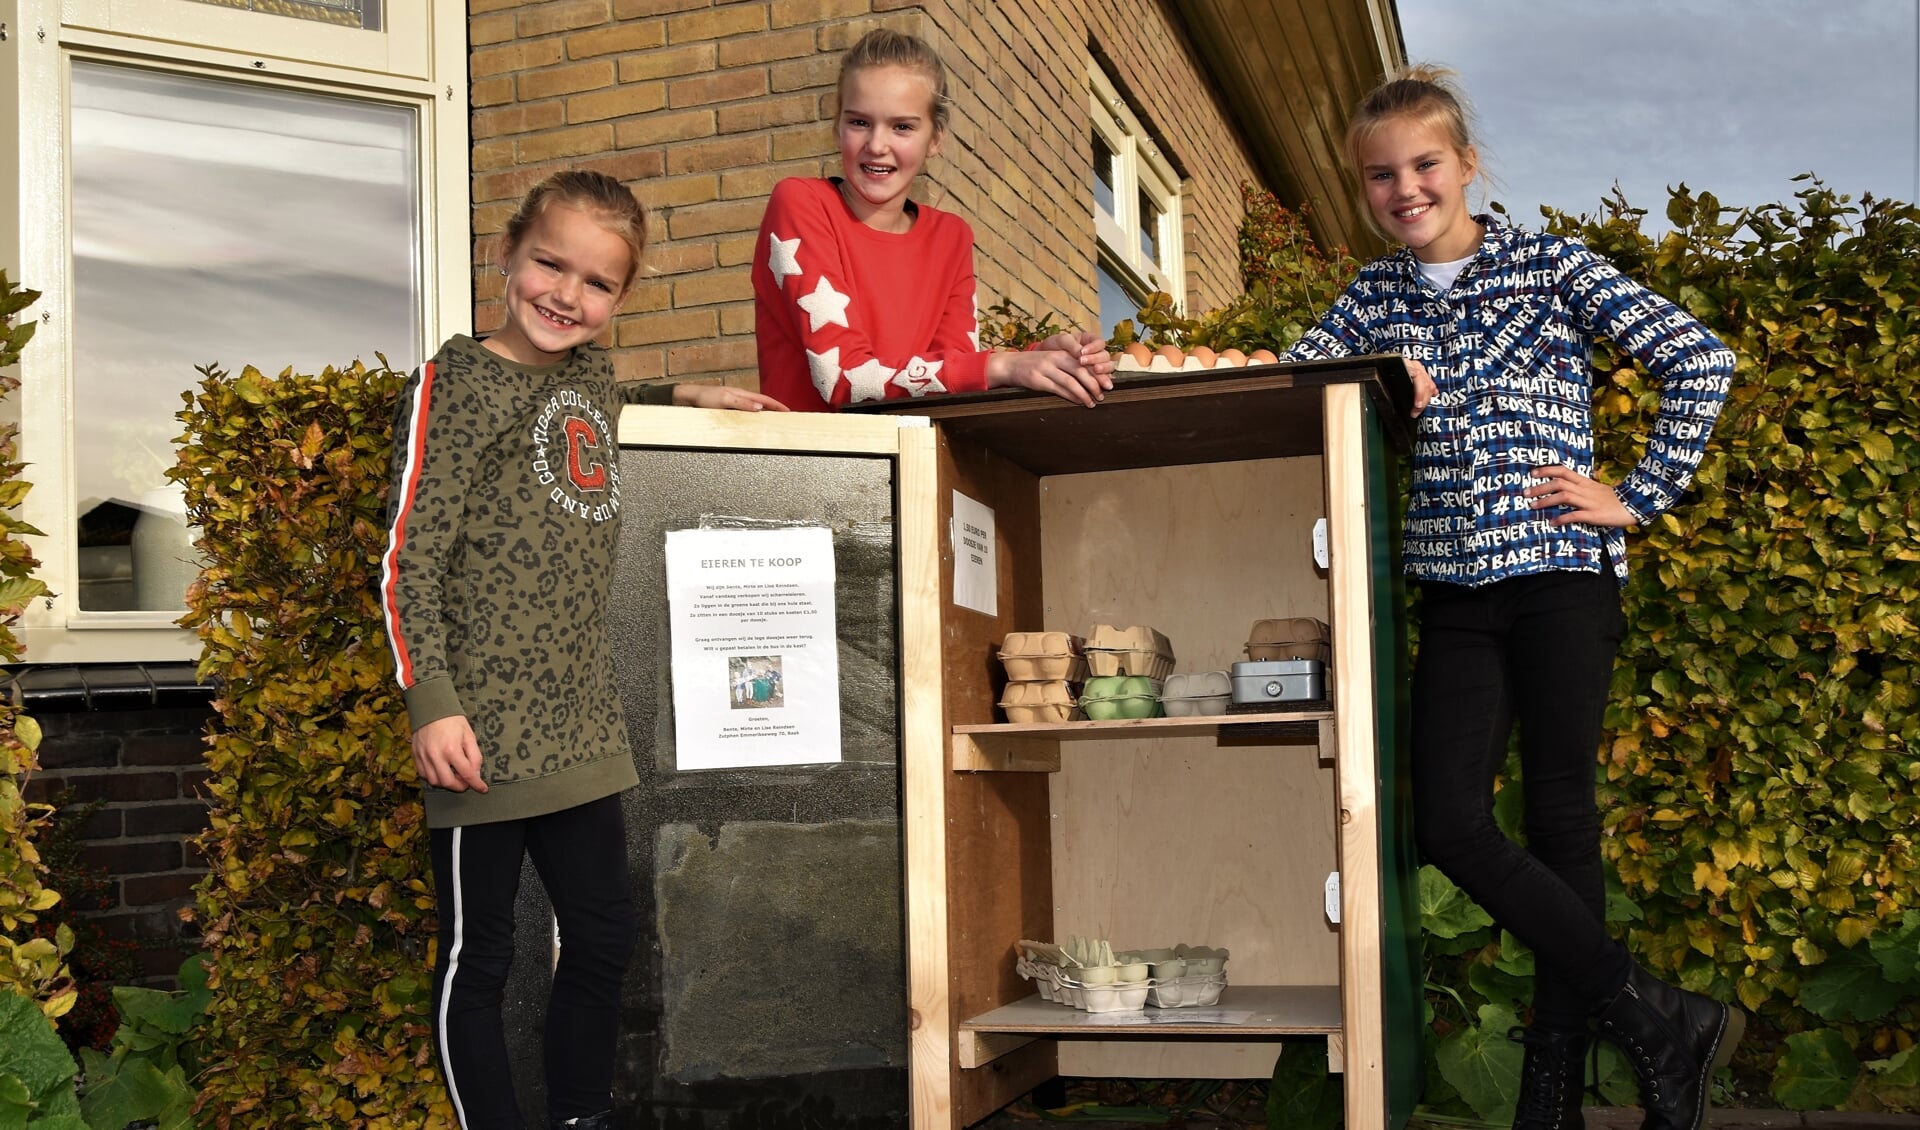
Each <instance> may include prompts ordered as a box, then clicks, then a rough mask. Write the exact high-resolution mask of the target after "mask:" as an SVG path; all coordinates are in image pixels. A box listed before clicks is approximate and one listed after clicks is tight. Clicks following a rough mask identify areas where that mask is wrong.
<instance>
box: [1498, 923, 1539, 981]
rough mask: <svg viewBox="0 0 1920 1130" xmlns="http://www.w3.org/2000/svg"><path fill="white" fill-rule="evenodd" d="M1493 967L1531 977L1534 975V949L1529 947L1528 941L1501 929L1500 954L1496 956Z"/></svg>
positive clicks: (1517, 975)
mask: <svg viewBox="0 0 1920 1130" xmlns="http://www.w3.org/2000/svg"><path fill="white" fill-rule="evenodd" d="M1493 967H1494V968H1495V969H1498V970H1499V971H1500V972H1502V973H1509V974H1512V975H1513V976H1515V977H1531V976H1533V951H1532V950H1530V949H1528V948H1527V943H1525V942H1523V941H1521V940H1520V939H1519V938H1516V937H1514V936H1513V935H1512V934H1510V933H1508V932H1507V931H1505V930H1502V931H1500V956H1499V957H1497V958H1494V960H1493Z"/></svg>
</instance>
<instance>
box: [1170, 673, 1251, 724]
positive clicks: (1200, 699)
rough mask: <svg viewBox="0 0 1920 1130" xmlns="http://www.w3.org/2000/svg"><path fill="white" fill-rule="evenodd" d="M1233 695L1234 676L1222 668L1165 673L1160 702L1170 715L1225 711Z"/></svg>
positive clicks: (1171, 716) (1177, 716)
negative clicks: (1218, 669) (1220, 669)
mask: <svg viewBox="0 0 1920 1130" xmlns="http://www.w3.org/2000/svg"><path fill="white" fill-rule="evenodd" d="M1232 698H1233V679H1232V678H1231V677H1230V676H1229V675H1228V674H1227V673H1226V672H1225V671H1194V672H1190V673H1187V674H1181V675H1168V676H1167V682H1166V686H1165V687H1164V688H1163V689H1162V690H1161V692H1160V705H1161V706H1162V707H1163V708H1164V709H1165V710H1166V712H1167V717H1169V718H1190V717H1194V716H1211V715H1216V714H1225V713H1226V712H1227V704H1228V702H1229V701H1230V700H1231V699H1232Z"/></svg>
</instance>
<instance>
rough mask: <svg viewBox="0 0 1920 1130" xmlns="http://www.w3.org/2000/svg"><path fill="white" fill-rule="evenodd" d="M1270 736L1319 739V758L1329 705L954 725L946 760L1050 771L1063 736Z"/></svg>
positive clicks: (1327, 741) (1329, 744)
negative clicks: (1172, 715) (1252, 711)
mask: <svg viewBox="0 0 1920 1130" xmlns="http://www.w3.org/2000/svg"><path fill="white" fill-rule="evenodd" d="M1212 737H1217V738H1220V739H1222V740H1237V739H1247V740H1254V741H1259V740H1271V739H1274V738H1293V739H1306V740H1308V741H1315V742H1318V743H1319V744H1320V753H1321V756H1322V757H1331V756H1333V752H1334V740H1333V711H1332V710H1331V709H1318V710H1292V711H1274V712H1271V713H1261V714H1215V715H1209V716H1202V717H1189V718H1127V719H1122V720H1118V721H1113V722H1022V723H1014V722H1000V723H994V724H991V725H970V726H955V727H954V728H953V744H952V751H951V757H950V760H951V765H952V768H954V769H956V770H964V771H974V772H992V771H1002V772H1007V771H1011V772H1028V773H1053V772H1057V771H1058V770H1059V768H1060V743H1061V742H1063V741H1125V740H1128V739H1147V738H1212Z"/></svg>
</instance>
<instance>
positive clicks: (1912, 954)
mask: <svg viewBox="0 0 1920 1130" xmlns="http://www.w3.org/2000/svg"><path fill="white" fill-rule="evenodd" d="M1867 950H1868V952H1870V953H1872V954H1873V959H1874V960H1875V961H1877V962H1879V963H1880V971H1881V973H1882V974H1884V975H1885V976H1886V978H1887V980H1889V981H1892V982H1893V983H1894V984H1897V985H1907V984H1911V983H1913V982H1914V981H1920V910H1909V911H1907V912H1906V913H1905V914H1903V915H1901V916H1900V926H1899V928H1898V929H1893V930H1888V929H1882V930H1881V931H1880V932H1879V933H1877V934H1875V935H1873V937H1871V938H1868V939H1867Z"/></svg>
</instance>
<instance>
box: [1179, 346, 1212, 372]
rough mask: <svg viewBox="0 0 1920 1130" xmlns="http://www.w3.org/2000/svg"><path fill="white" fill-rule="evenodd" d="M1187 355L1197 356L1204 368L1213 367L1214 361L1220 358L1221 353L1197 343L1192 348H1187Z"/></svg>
mask: <svg viewBox="0 0 1920 1130" xmlns="http://www.w3.org/2000/svg"><path fill="white" fill-rule="evenodd" d="M1187 356H1189V357H1193V358H1197V359H1198V360H1199V362H1200V367H1201V368H1202V369H1211V368H1213V363H1214V362H1215V361H1216V360H1218V359H1219V356H1220V355H1219V354H1217V353H1215V352H1214V351H1213V350H1211V349H1208V348H1207V347H1206V346H1204V345H1196V346H1194V347H1193V348H1192V349H1189V350H1187Z"/></svg>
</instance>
